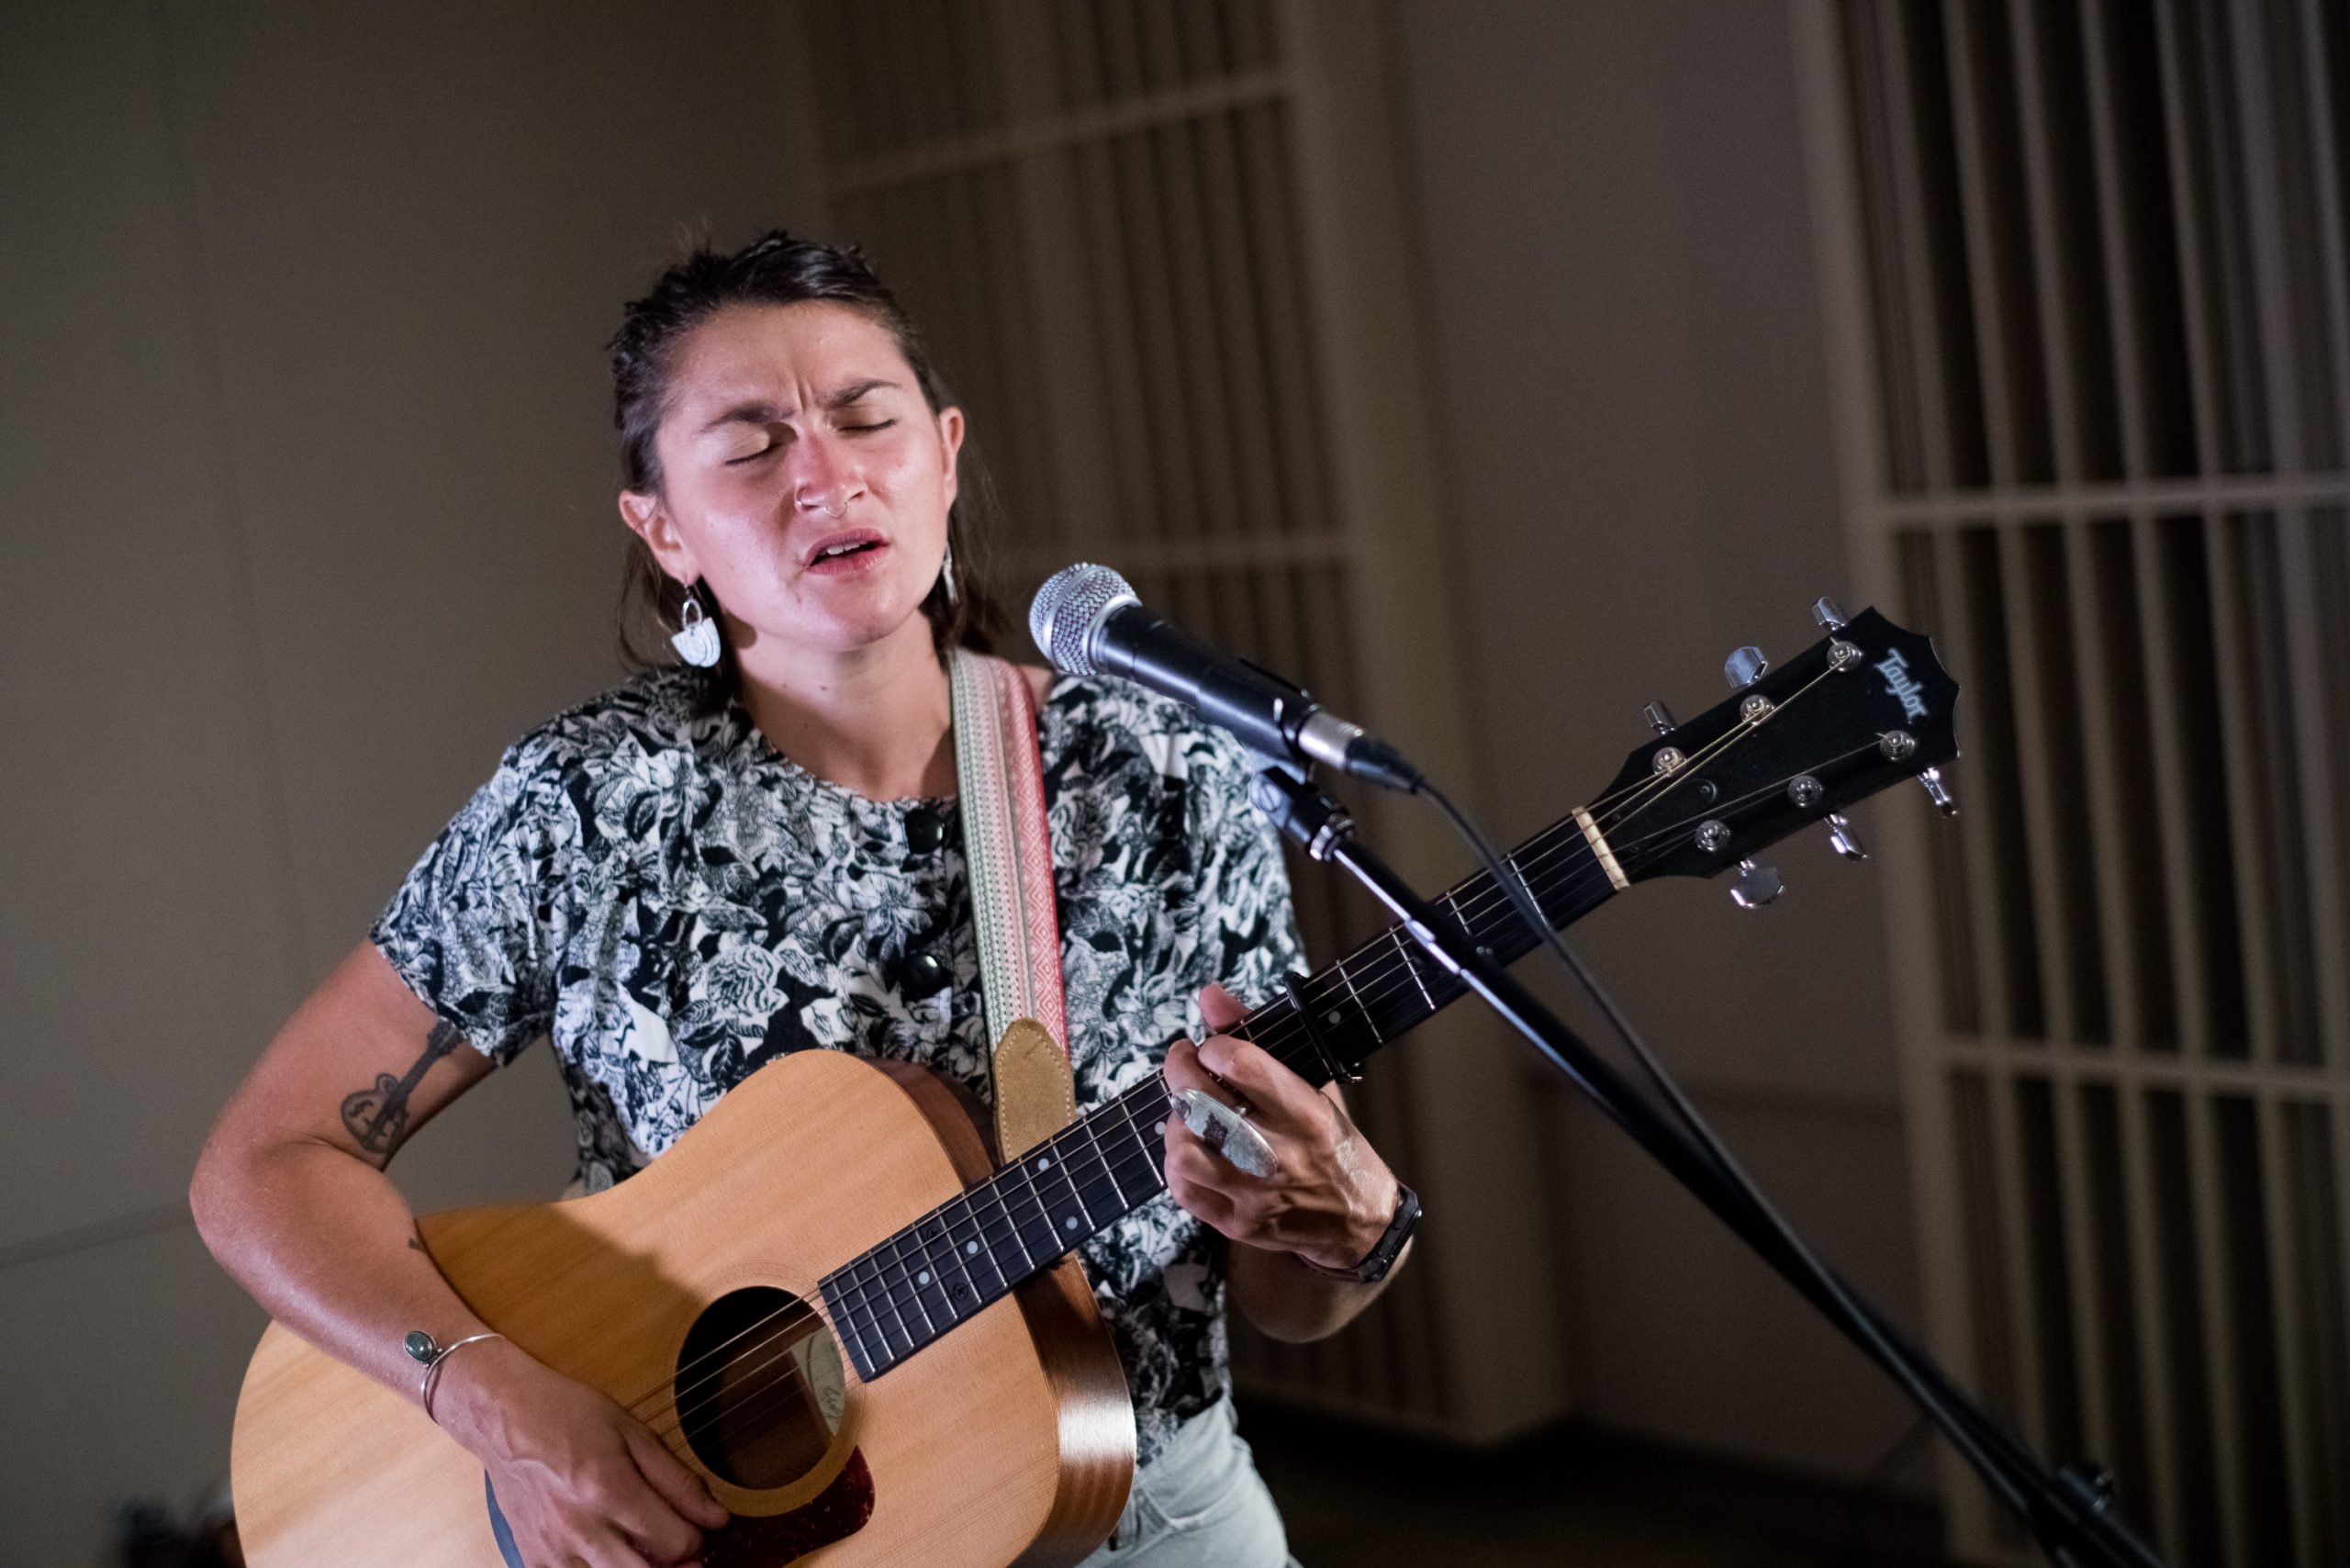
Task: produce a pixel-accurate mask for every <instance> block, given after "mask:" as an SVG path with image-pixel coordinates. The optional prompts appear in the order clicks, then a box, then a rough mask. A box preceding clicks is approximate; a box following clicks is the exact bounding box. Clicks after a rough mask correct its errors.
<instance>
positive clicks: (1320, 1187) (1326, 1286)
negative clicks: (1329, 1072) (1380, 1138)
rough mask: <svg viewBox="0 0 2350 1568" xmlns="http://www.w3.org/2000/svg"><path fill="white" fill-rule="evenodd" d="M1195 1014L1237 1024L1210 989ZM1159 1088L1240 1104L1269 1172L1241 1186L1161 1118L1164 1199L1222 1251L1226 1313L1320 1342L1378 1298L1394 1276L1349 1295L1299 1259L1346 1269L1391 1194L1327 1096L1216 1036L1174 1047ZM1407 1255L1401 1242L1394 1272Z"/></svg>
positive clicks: (1280, 1335)
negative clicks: (1232, 1306) (1226, 1260)
mask: <svg viewBox="0 0 2350 1568" xmlns="http://www.w3.org/2000/svg"><path fill="white" fill-rule="evenodd" d="M1200 1005H1201V1008H1202V1010H1203V1012H1204V1013H1205V1014H1206V1015H1207V1020H1208V1024H1209V1026H1210V1027H1212V1028H1217V1029H1221V1028H1225V1027H1228V1026H1229V1025H1233V1024H1235V1023H1237V1022H1238V1021H1239V1020H1240V1019H1241V1018H1242V1017H1244V1016H1245V1015H1246V1013H1247V1010H1246V1009H1245V1008H1243V1007H1242V1006H1241V1005H1240V1004H1239V1003H1238V1002H1236V1001H1234V1000H1233V998H1232V997H1231V995H1230V994H1229V993H1227V992H1226V991H1224V989H1223V988H1222V987H1220V986H1210V987H1209V988H1208V989H1207V990H1205V991H1202V992H1201V993H1200ZM1167 1081H1168V1082H1169V1084H1171V1085H1173V1086H1174V1087H1175V1088H1177V1089H1200V1090H1203V1091H1205V1092H1208V1093H1211V1094H1214V1095H1215V1096H1216V1097H1217V1098H1218V1099H1221V1100H1225V1101H1226V1102H1227V1103H1229V1102H1230V1101H1231V1100H1232V1099H1233V1097H1234V1092H1235V1091H1236V1090H1237V1091H1238V1092H1240V1093H1242V1094H1245V1095H1246V1096H1247V1098H1248V1103H1249V1105H1250V1106H1251V1111H1250V1116H1251V1119H1252V1120H1254V1121H1255V1123H1256V1124H1257V1126H1258V1129H1259V1131H1260V1132H1262V1133H1263V1134H1264V1135H1265V1137H1266V1138H1267V1140H1268V1141H1269V1142H1270V1143H1271V1144H1272V1146H1273V1149H1274V1153H1275V1154H1276V1156H1277V1157H1278V1158H1279V1159H1280V1161H1281V1169H1280V1170H1277V1171H1275V1172H1274V1173H1273V1174H1272V1175H1271V1176H1270V1177H1256V1176H1251V1175H1249V1174H1248V1173H1247V1172H1245V1171H1243V1170H1238V1169H1237V1167H1235V1166H1234V1165H1233V1164H1232V1163H1231V1162H1230V1161H1229V1160H1226V1159H1224V1158H1223V1157H1222V1156H1221V1155H1219V1154H1217V1153H1215V1152H1214V1151H1213V1150H1211V1149H1210V1148H1208V1147H1207V1145H1205V1144H1204V1143H1203V1142H1201V1141H1200V1140H1199V1139H1198V1138H1197V1137H1193V1136H1192V1133H1191V1131H1190V1129H1188V1128H1187V1127H1185V1126H1183V1124H1182V1122H1181V1120H1180V1119H1179V1118H1175V1117H1169V1119H1168V1123H1167V1186H1168V1191H1169V1192H1170V1193H1173V1194H1174V1197H1175V1201H1176V1202H1177V1203H1179V1204H1181V1205H1182V1206H1183V1207H1184V1208H1185V1209H1186V1210H1188V1211H1189V1212H1191V1213H1192V1214H1193V1215H1198V1216H1199V1217H1200V1218H1201V1219H1203V1220H1204V1221H1206V1222H1207V1223H1208V1224H1209V1225H1210V1226H1214V1228H1215V1229H1216V1230H1218V1231H1220V1232H1221V1233H1223V1235H1224V1236H1225V1237H1226V1238H1229V1239H1230V1240H1231V1242H1232V1244H1233V1245H1232V1265H1231V1280H1232V1296H1233V1300H1234V1302H1235V1303H1237V1305H1238V1306H1239V1308H1240V1310H1241V1311H1242V1312H1243V1313H1245V1314H1246V1315H1247V1316H1248V1321H1249V1322H1251V1323H1253V1324H1255V1325H1256V1326H1257V1327H1259V1329H1262V1330H1263V1331H1264V1332H1265V1333H1266V1334H1268V1335H1270V1337H1272V1338H1276V1339H1286V1340H1290V1341H1292V1342H1295V1341H1302V1340H1307V1339H1320V1338H1326V1337H1327V1336H1329V1335H1332V1334H1335V1333H1337V1331H1338V1330H1339V1329H1341V1328H1343V1327H1346V1326H1347V1325H1348V1323H1349V1322H1351V1321H1353V1319H1354V1317H1355V1316H1356V1314H1358V1313H1360V1312H1361V1311H1362V1309H1363V1308H1364V1307H1366V1306H1369V1305H1371V1303H1372V1302H1373V1301H1375V1300H1376V1299H1378V1296H1379V1293H1380V1292H1381V1291H1382V1290H1384V1289H1386V1287H1387V1281H1388V1280H1392V1279H1393V1278H1394V1277H1395V1271H1394V1270H1393V1269H1391V1270H1389V1271H1388V1273H1387V1276H1386V1279H1382V1280H1381V1281H1380V1282H1378V1283H1376V1284H1369V1285H1359V1284H1354V1283H1351V1282H1348V1281H1345V1280H1334V1279H1331V1278H1329V1277H1327V1276H1326V1275H1323V1274H1317V1273H1315V1272H1314V1271H1312V1270H1310V1269H1307V1268H1304V1267H1303V1266H1302V1265H1301V1264H1300V1262H1299V1259H1300V1258H1306V1259H1310V1260H1313V1261H1315V1262H1316V1263H1319V1264H1322V1265H1323V1266H1324V1267H1326V1268H1333V1269H1348V1268H1352V1267H1353V1266H1354V1265H1355V1264H1357V1263H1359V1262H1360V1261H1361V1260H1362V1259H1363V1258H1364V1257H1365V1256H1367V1255H1368V1254H1369V1253H1370V1251H1371V1249H1372V1248H1373V1247H1375V1246H1377V1245H1378V1243H1379V1238H1381V1237H1382V1236H1383V1235H1385V1234H1386V1231H1387V1226H1388V1223H1389V1222H1390V1221H1391V1220H1392V1219H1393V1217H1394V1215H1395V1204H1396V1200H1397V1198H1398V1196H1399V1192H1398V1189H1397V1186H1396V1182H1395V1177H1394V1174H1393V1172H1392V1171H1390V1170H1388V1169H1387V1164H1386V1161H1384V1160H1382V1159H1380V1157H1379V1154H1378V1151H1376V1150H1375V1149H1373V1148H1371V1145H1370V1143H1369V1142H1368V1141H1367V1140H1365V1139H1364V1137H1363V1136H1362V1134H1361V1133H1360V1131H1358V1130H1357V1129H1356V1127H1355V1125H1354V1123H1353V1122H1352V1121H1351V1120H1350V1119H1349V1118H1348V1115H1347V1113H1346V1103H1345V1101H1344V1100H1343V1099H1341V1098H1340V1096H1339V1093H1338V1090H1337V1086H1336V1085H1335V1084H1333V1085H1330V1086H1329V1087H1327V1088H1326V1090H1324V1091H1322V1092H1316V1091H1315V1089H1314V1088H1313V1087H1312V1086H1311V1085H1309V1084H1308V1083H1307V1082H1306V1081H1304V1079H1302V1078H1300V1077H1298V1076H1297V1075H1296V1074H1295V1073H1293V1072H1292V1071H1290V1070H1289V1069H1287V1068H1285V1067H1283V1066H1282V1065H1281V1063H1280V1062H1279V1061H1278V1060H1276V1059H1275V1058H1273V1057H1272V1056H1271V1055H1270V1054H1269V1053H1267V1052H1266V1051H1264V1050H1262V1049H1261V1048H1259V1047H1256V1046H1253V1045H1250V1044H1249V1043H1248V1042H1247V1041H1245V1040H1240V1039H1236V1038H1234V1037H1233V1036H1228V1035H1215V1036H1210V1038H1209V1039H1208V1041H1207V1042H1206V1044H1204V1045H1203V1046H1201V1047H1193V1046H1192V1045H1191V1044H1190V1042H1188V1041H1181V1042H1178V1043H1177V1044H1176V1046H1175V1047H1174V1048H1173V1049H1172V1050H1170V1051H1169V1052H1168V1055H1167ZM1410 1256H1411V1247H1410V1245H1409V1244H1408V1243H1406V1244H1405V1246H1404V1253H1403V1255H1402V1256H1401V1257H1399V1258H1397V1260H1396V1261H1395V1268H1397V1269H1400V1268H1402V1267H1403V1265H1404V1260H1405V1259H1407V1258H1409V1257H1410Z"/></svg>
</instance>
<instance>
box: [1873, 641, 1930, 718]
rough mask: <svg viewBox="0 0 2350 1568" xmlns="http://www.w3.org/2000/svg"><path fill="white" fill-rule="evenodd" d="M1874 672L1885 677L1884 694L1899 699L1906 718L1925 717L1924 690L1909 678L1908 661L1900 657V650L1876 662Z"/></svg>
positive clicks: (1896, 649)
mask: <svg viewBox="0 0 2350 1568" xmlns="http://www.w3.org/2000/svg"><path fill="white" fill-rule="evenodd" d="M1876 672H1877V673H1878V674H1879V675H1881V676H1883V677H1885V689H1886V692H1887V693H1888V694H1890V695H1892V696H1894V697H1897V698H1898V699H1900V701H1901V711H1902V712H1903V713H1904V714H1905V715H1906V716H1908V717H1909V718H1912V719H1922V718H1924V717H1925V716H1926V698H1925V688H1923V687H1921V686H1919V684H1918V683H1917V681H1915V680H1914V679H1912V678H1910V675H1909V661H1908V659H1905V658H1903V657H1902V656H1901V650H1900V649H1898V648H1895V649H1893V650H1892V651H1891V652H1889V653H1887V654H1886V655H1885V657H1884V658H1882V659H1880V660H1878V661H1877V666H1876Z"/></svg>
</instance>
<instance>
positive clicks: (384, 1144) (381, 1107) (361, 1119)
mask: <svg viewBox="0 0 2350 1568" xmlns="http://www.w3.org/2000/svg"><path fill="white" fill-rule="evenodd" d="M460 1037H461V1036H459V1035H458V1033H457V1031H456V1030H455V1029H454V1028H453V1027H452V1026H451V1025H449V1024H448V1023H447V1022H446V1021H445V1020H444V1021H442V1022H441V1023H438V1024H435V1025H432V1033H431V1036H429V1037H428V1038H427V1039H426V1040H425V1042H424V1054H423V1055H422V1056H420V1057H419V1058H416V1061H415V1064H414V1065H413V1066H411V1067H410V1068H409V1069H408V1071H407V1073H406V1074H404V1075H403V1076H401V1077H398V1078H394V1077H393V1076H392V1075H391V1074H390V1073H388V1072H379V1073H377V1074H376V1075H375V1084H374V1086H373V1087H371V1088H367V1089H362V1090H360V1091H358V1092H356V1093H353V1094H350V1095H347V1096H345V1097H344V1099H343V1102H342V1125H343V1126H345V1127H347V1128H349V1129H350V1130H351V1136H352V1137H354V1138H356V1139H358V1140H359V1147H360V1148H364V1149H365V1150H366V1151H367V1152H368V1153H370V1154H380V1155H382V1156H383V1157H384V1158H385V1159H390V1158H391V1157H392V1151H393V1150H394V1149H396V1148H399V1146H400V1139H401V1138H402V1137H405V1136H407V1133H408V1095H409V1094H410V1093H411V1092H414V1090H415V1088H416V1086H417V1084H418V1083H419V1082H420V1081H422V1079H423V1077H424V1075H425V1074H426V1073H427V1072H429V1071H431V1068H432V1064H433V1063H434V1062H436V1061H439V1060H440V1059H441V1058H442V1057H445V1056H447V1055H448V1054H449V1053H450V1052H451V1051H453V1050H455V1049H456V1048H457V1041H458V1039H459V1038H460Z"/></svg>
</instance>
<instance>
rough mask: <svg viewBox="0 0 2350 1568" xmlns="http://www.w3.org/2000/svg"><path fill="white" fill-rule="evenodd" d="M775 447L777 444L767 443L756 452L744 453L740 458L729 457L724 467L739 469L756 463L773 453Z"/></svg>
mask: <svg viewBox="0 0 2350 1568" xmlns="http://www.w3.org/2000/svg"><path fill="white" fill-rule="evenodd" d="M776 446H777V443H776V442H767V444H766V445H765V446H763V447H761V448H759V449H758V451H756V452H746V453H744V454H743V455H742V456H740V457H730V458H728V459H727V460H726V466H728V467H729V468H739V467H741V466H742V465H744V464H745V463H756V462H757V461H758V460H759V459H760V458H762V457H766V456H767V455H768V454H771V453H773V452H774V451H775V449H776Z"/></svg>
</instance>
